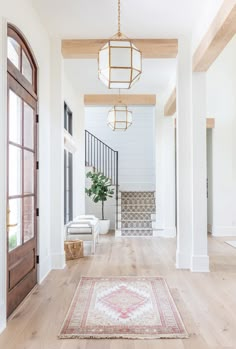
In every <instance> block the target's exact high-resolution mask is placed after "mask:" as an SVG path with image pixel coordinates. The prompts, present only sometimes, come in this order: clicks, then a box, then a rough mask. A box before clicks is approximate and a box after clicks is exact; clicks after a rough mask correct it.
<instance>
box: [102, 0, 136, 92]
mask: <svg viewBox="0 0 236 349" xmlns="http://www.w3.org/2000/svg"><path fill="white" fill-rule="evenodd" d="M141 73H142V54H141V52H140V50H139V49H138V48H137V47H135V45H134V44H133V43H132V41H130V40H129V39H128V38H127V37H126V36H125V35H124V34H122V33H121V31H120V0H118V32H117V34H115V35H114V36H113V37H112V38H111V40H109V41H108V42H107V43H106V44H105V45H104V46H103V47H102V48H101V49H100V50H99V53H98V77H99V79H100V80H101V81H102V82H103V83H104V84H105V85H106V86H107V87H108V88H109V89H113V88H119V89H129V88H131V87H132V86H133V85H134V83H135V82H137V81H138V80H139V78H140V76H141Z"/></svg>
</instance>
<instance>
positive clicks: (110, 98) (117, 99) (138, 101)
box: [84, 94, 156, 106]
mask: <svg viewBox="0 0 236 349" xmlns="http://www.w3.org/2000/svg"><path fill="white" fill-rule="evenodd" d="M84 104H85V105H86V106H95V105H96V106H99V105H115V104H126V105H156V95H131V94H130V95H115V94H107V95H85V96H84Z"/></svg>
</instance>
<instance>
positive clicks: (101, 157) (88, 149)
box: [85, 130, 119, 227]
mask: <svg viewBox="0 0 236 349" xmlns="http://www.w3.org/2000/svg"><path fill="white" fill-rule="evenodd" d="M85 166H88V167H93V169H94V170H95V171H96V172H101V173H103V174H104V176H106V177H108V178H110V180H111V184H112V185H113V186H114V187H115V194H116V227H118V191H119V183H118V174H119V172H118V151H116V150H114V149H112V148H111V147H109V146H108V145H107V144H105V143H104V142H102V141H101V140H100V139H99V138H97V137H96V136H94V135H93V134H92V133H90V132H89V131H87V130H85Z"/></svg>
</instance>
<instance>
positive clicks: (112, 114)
mask: <svg viewBox="0 0 236 349" xmlns="http://www.w3.org/2000/svg"><path fill="white" fill-rule="evenodd" d="M132 121H133V113H132V111H130V110H129V109H128V107H127V105H125V104H122V101H121V99H120V100H119V102H118V104H117V105H114V107H113V108H112V109H111V110H110V111H109V112H108V117H107V125H108V126H109V127H110V128H111V129H112V131H126V130H127V129H128V128H129V127H130V126H131V125H132Z"/></svg>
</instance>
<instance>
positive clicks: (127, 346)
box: [0, 235, 236, 349]
mask: <svg viewBox="0 0 236 349" xmlns="http://www.w3.org/2000/svg"><path fill="white" fill-rule="evenodd" d="M224 240H227V239H215V238H209V253H210V260H211V273H206V274H201V273H191V272H189V271H183V270H176V269H175V265H174V263H175V240H174V239H162V238H116V239H115V238H114V237H113V236H111V235H110V236H105V237H102V238H101V241H100V244H99V246H98V248H97V252H96V255H95V256H90V257H86V258H83V259H80V260H77V261H72V262H69V263H68V264H67V267H66V269H65V270H57V271H52V272H51V273H50V274H49V276H48V277H47V278H46V280H45V281H44V282H43V284H42V285H40V286H37V287H36V289H35V290H34V291H33V292H32V294H31V295H30V296H29V297H28V298H27V299H26V300H25V301H24V303H23V304H22V306H21V307H20V308H18V310H17V311H16V312H15V313H14V316H13V317H12V319H11V320H9V322H8V327H7V329H6V330H5V331H4V332H3V334H2V335H1V336H0V348H1V349H121V348H122V349H209V348H211V349H235V348H236V249H234V248H233V247H231V246H229V245H227V244H225V243H224ZM81 275H89V276H102V275H145V276H154V275H155V276H157V275H158V276H163V277H165V279H166V280H167V283H168V285H169V287H170V289H171V293H172V295H173V298H174V300H175V302H176V304H177V307H178V309H179V311H180V314H181V316H182V318H183V321H184V323H185V325H186V328H187V331H188V333H189V335H190V338H189V339H184V340H183V339H171V340H167V339H164V340H160V339H159V340H91V339H90V340H78V339H74V340H73V339H70V340H59V339H58V338H57V335H58V333H59V330H60V327H61V325H62V322H63V320H64V318H65V315H66V312H67V310H68V307H69V305H70V302H71V299H72V297H73V294H74V292H75V289H76V286H77V284H78V281H79V279H80V277H81Z"/></svg>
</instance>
